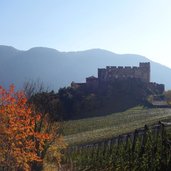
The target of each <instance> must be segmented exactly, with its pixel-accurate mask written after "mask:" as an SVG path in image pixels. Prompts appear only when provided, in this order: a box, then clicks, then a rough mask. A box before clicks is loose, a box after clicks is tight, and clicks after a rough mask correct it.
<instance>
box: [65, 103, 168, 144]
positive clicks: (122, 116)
mask: <svg viewBox="0 0 171 171" xmlns="http://www.w3.org/2000/svg"><path fill="white" fill-rule="evenodd" d="M163 120H171V108H170V109H169V108H163V109H160V108H152V109H147V108H143V107H142V106H138V107H135V108H131V109H129V110H126V111H124V112H121V113H113V114H110V115H107V116H101V117H94V118H87V119H80V120H72V121H67V122H64V124H63V131H64V135H65V140H66V142H67V143H68V144H69V145H74V144H80V143H87V142H93V141H99V140H102V139H106V138H111V137H113V136H117V135H119V134H123V133H127V132H131V131H133V130H135V129H136V128H140V127H143V126H144V125H145V124H149V125H150V124H153V123H157V122H158V121H163Z"/></svg>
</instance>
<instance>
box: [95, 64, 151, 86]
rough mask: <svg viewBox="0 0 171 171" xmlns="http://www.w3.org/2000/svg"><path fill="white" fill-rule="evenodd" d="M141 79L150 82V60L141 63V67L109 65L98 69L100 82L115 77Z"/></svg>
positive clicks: (111, 79)
mask: <svg viewBox="0 0 171 171" xmlns="http://www.w3.org/2000/svg"><path fill="white" fill-rule="evenodd" d="M129 78H135V79H140V80H142V81H143V82H146V83H149V82H150V62H146V63H139V67H128V66H126V67H123V66H119V67H116V66H107V67H106V68H100V69H98V79H99V82H108V81H113V80H115V79H120V80H123V79H129Z"/></svg>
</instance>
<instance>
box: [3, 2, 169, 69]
mask: <svg viewBox="0 0 171 171" xmlns="http://www.w3.org/2000/svg"><path fill="white" fill-rule="evenodd" d="M0 44H1V45H10V46H13V47H15V48H17V49H21V50H26V49H30V48H32V47H35V46H43V47H51V48H55V49H57V50H60V51H78V50H86V49H91V48H102V49H106V50H110V51H112V52H115V53H120V54H124V53H134V54H140V55H144V56H146V57H148V58H150V59H152V60H154V61H157V62H160V63H162V64H164V65H167V66H169V67H171V48H170V46H171V0H0Z"/></svg>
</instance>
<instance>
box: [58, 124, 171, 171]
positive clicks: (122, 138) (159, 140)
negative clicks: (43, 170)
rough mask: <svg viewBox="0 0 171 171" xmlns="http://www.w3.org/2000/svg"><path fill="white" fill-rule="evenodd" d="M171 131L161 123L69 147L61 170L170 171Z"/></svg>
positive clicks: (170, 126)
mask: <svg viewBox="0 0 171 171" xmlns="http://www.w3.org/2000/svg"><path fill="white" fill-rule="evenodd" d="M170 129H171V125H170V124H169V123H167V124H165V123H161V122H159V123H158V124H156V125H153V126H147V125H145V126H144V127H143V128H140V129H136V130H135V131H134V132H130V133H127V134H122V135H119V136H116V137H113V138H110V139H106V140H104V141H97V142H93V143H88V144H82V145H75V146H72V147H69V148H68V149H67V150H66V151H65V152H64V158H63V164H62V167H61V168H60V170H61V171H66V170H70V171H83V170H84V171H96V170H99V171H115V170H117V171H127V170H128V171H134V170H138V171H141V170H142V171H145V170H146V171H148V170H150V171H153V170H154V171H165V170H166V171H167V170H168V171H169V170H170V169H171V141H170Z"/></svg>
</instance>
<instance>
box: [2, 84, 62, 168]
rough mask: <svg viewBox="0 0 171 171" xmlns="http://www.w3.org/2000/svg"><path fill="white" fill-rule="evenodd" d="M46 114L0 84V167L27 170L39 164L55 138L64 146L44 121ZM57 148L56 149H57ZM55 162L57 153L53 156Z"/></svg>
mask: <svg viewBox="0 0 171 171" xmlns="http://www.w3.org/2000/svg"><path fill="white" fill-rule="evenodd" d="M46 116H47V115H44V117H42V115H41V114H40V113H36V112H35V110H34V109H33V108H32V106H30V105H29V104H28V103H27V98H26V96H25V95H24V93H23V92H22V91H18V92H15V91H14V86H13V85H11V86H10V89H9V91H6V90H5V89H4V88H3V87H0V125H1V126H0V167H1V168H2V169H4V170H31V168H33V167H35V166H36V165H37V164H40V165H42V162H43V158H44V157H45V154H46V152H47V150H48V148H50V147H51V145H52V143H53V142H54V141H56V140H57V143H58V148H59V149H61V148H63V147H64V142H63V140H62V139H61V137H60V135H58V136H57V132H58V131H57V129H59V127H54V126H53V125H52V124H49V123H48V120H47V117H46ZM59 149H58V153H60V150H59ZM57 160H58V161H57V162H59V160H60V158H59V154H58V156H57ZM1 168H0V169H1Z"/></svg>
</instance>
